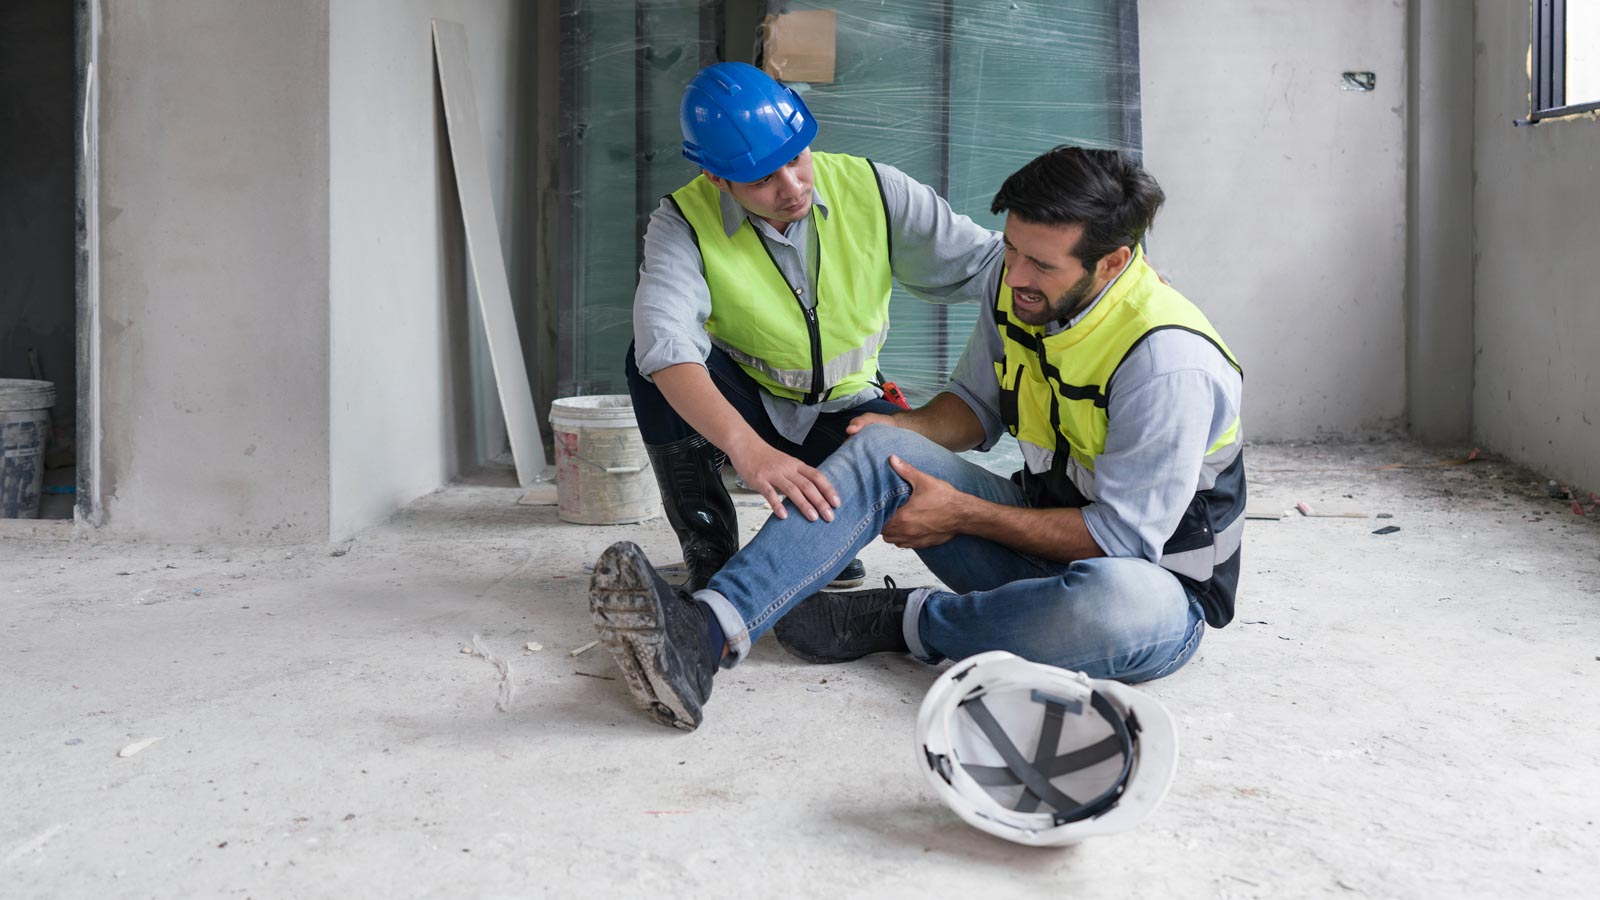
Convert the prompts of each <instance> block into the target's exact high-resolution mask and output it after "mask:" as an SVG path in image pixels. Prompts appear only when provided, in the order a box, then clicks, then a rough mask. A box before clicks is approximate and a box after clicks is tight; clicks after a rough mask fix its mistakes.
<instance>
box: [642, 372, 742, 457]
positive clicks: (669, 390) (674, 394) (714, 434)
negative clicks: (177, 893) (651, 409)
mask: <svg viewBox="0 0 1600 900" xmlns="http://www.w3.org/2000/svg"><path fill="white" fill-rule="evenodd" d="M651 377H652V378H654V379H655V382H656V387H659V388H660V389H661V393H662V395H663V396H665V397H666V398H667V402H668V403H670V404H672V408H673V410H675V411H676V412H677V413H678V415H680V416H682V417H683V420H684V421H685V422H688V423H689V425H690V426H691V427H693V428H694V430H695V431H698V432H700V434H701V435H703V436H704V437H705V439H706V440H708V441H710V442H711V443H713V444H715V445H716V446H717V447H718V448H719V449H721V450H722V451H723V452H724V453H727V454H728V455H730V456H738V455H739V452H740V451H741V450H742V449H743V448H744V447H746V446H747V445H748V444H749V443H750V442H751V441H760V440H761V436H760V435H758V434H756V432H755V429H753V428H751V427H750V425H749V423H748V422H746V421H745V420H744V417H743V416H741V415H739V411H738V410H736V409H734V408H733V404H731V403H729V402H728V401H727V399H726V398H724V397H723V396H722V392H721V391H719V390H717V386H716V384H715V383H713V382H712V380H711V375H710V373H708V372H707V371H706V369H705V366H701V365H698V364H696V363H679V364H677V365H675V366H668V367H666V368H665V369H661V370H658V371H656V372H655V373H653V374H652V375H651Z"/></svg>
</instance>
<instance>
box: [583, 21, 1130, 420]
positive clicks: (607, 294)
mask: <svg viewBox="0 0 1600 900" xmlns="http://www.w3.org/2000/svg"><path fill="white" fill-rule="evenodd" d="M568 3H569V4H570V5H571V6H572V9H571V10H570V11H569V12H568V14H567V15H564V16H563V21H564V23H565V24H566V27H567V30H568V33H567V34H566V35H563V47H564V52H565V53H568V54H570V65H568V66H564V68H565V69H566V70H567V72H569V73H570V74H571V75H572V76H573V77H572V78H570V79H567V80H566V81H565V83H564V85H563V90H564V91H565V92H567V95H568V96H567V97H566V98H565V99H567V100H568V101H570V102H569V105H568V107H567V110H566V115H565V117H564V125H565V126H567V127H566V128H565V129H564V133H563V135H562V138H563V146H564V148H565V152H566V155H567V156H568V158H569V164H568V165H567V166H566V169H565V171H564V176H565V177H564V179H563V190H564V191H565V197H564V207H565V214H566V217H567V218H566V221H567V223H568V225H569V228H568V229H564V233H565V234H567V235H569V236H570V241H569V244H568V246H567V248H566V250H567V253H568V256H567V260H568V263H567V267H568V274H569V279H568V284H569V285H570V294H569V297H570V300H569V305H567V306H566V307H565V308H564V312H565V313H566V314H565V315H564V316H563V318H562V348H563V353H562V359H561V360H560V366H561V370H560V373H561V379H562V387H563V390H565V391H567V392H568V393H594V392H604V391H612V390H616V391H623V390H626V385H625V382H624V379H623V376H622V354H623V352H624V351H625V349H626V347H627V345H628V341H629V340H630V337H631V304H632V296H633V287H634V283H635V280H636V274H637V270H638V258H637V254H638V248H639V246H640V242H641V237H642V234H643V228H644V225H645V222H646V220H647V218H648V215H649V212H650V210H652V209H654V208H655V205H656V203H657V202H658V201H659V199H660V197H661V196H662V195H663V194H666V193H668V192H670V191H672V190H675V189H676V188H678V187H679V186H681V185H682V184H684V183H686V182H687V181H688V180H689V179H690V178H692V177H693V176H694V175H695V174H696V172H695V170H694V169H693V168H692V167H691V166H690V165H689V164H688V163H687V162H685V161H684V160H683V159H682V157H681V156H680V154H679V150H680V143H681V136H680V134H679V131H678V124H677V108H678V101H679V97H680V92H681V91H682V88H683V85H684V84H685V83H687V81H688V80H689V79H690V78H691V77H692V76H693V75H694V72H695V71H696V70H697V69H698V68H699V66H700V65H702V64H704V63H709V62H713V61H715V60H714V59H713V55H714V54H715V52H716V37H717V30H718V26H717V23H718V22H719V21H720V17H721V4H720V3H718V2H713V0H704V2H691V0H677V2H674V0H638V2H634V0H583V2H581V3H577V2H576V0H568ZM815 9H828V10H833V11H835V13H836V22H837V27H836V32H835V44H834V49H835V71H834V76H833V80H832V81H831V82H829V83H825V84H824V83H812V84H806V83H799V82H791V86H792V87H794V88H795V89H796V90H798V91H800V92H801V93H802V95H803V96H804V97H805V100H806V103H807V105H808V106H810V108H811V110H812V112H813V113H814V114H815V115H816V117H817V119H818V122H819V124H820V126H821V127H820V132H819V135H818V137H817V141H816V143H815V144H814V147H815V149H817V150H825V151H832V152H841V153H851V154H855V155H858V156H865V157H870V158H871V159H873V160H876V161H879V162H885V163H890V164H892V165H894V166H897V167H899V168H900V169H902V170H903V171H905V172H906V173H907V174H908V175H910V176H911V177H913V178H916V179H918V180H919V181H922V182H923V183H925V184H928V185H930V186H931V187H933V188H935V189H936V190H938V192H939V193H940V194H941V195H942V196H944V197H945V198H947V199H948V200H949V201H950V204H951V205H952V206H953V207H954V208H955V209H956V210H957V211H958V212H961V213H965V214H966V215H968V216H971V217H972V218H973V219H975V220H977V221H978V222H980V223H982V224H984V225H987V226H989V227H993V228H996V229H998V228H999V227H1000V226H1001V224H1002V223H1001V221H1000V218H999V217H997V216H993V215H991V214H990V213H989V204H990V201H991V200H992V199H993V197H994V193H995V191H996V190H997V189H998V188H999V187H1000V183H1001V182H1002V181H1004V180H1005V177H1006V176H1007V175H1009V174H1010V173H1011V172H1013V171H1015V170H1016V169H1017V168H1019V167H1020V166H1021V165H1022V164H1023V163H1025V162H1027V161H1028V160H1030V159H1032V158H1033V157H1034V156H1036V155H1038V154H1039V153H1041V152H1043V151H1045V150H1048V149H1049V148H1051V147H1054V146H1056V145H1058V144H1063V143H1075V144H1080V145H1084V146H1092V147H1113V148H1122V149H1131V150H1135V151H1137V150H1138V149H1139V146H1140V129H1139V60H1138V23H1137V12H1136V4H1135V0H787V2H782V3H769V4H768V9H767V12H768V13H770V14H778V15H781V14H783V13H786V12H791V11H801V10H815ZM568 38H571V40H568ZM752 40H754V36H752ZM758 63H759V61H758ZM629 223H632V225H633V228H632V229H630V228H629V227H628V225H629ZM979 312H980V309H979V308H978V307H977V306H976V305H973V304H966V305H961V306H955V307H947V306H938V305H934V304H929V303H926V302H923V301H920V300H917V299H915V298H913V297H911V296H910V295H909V294H907V293H906V292H904V291H903V290H902V289H900V288H899V287H898V286H896V288H895V289H894V294H893V298H892V300H891V306H890V317H891V323H892V324H891V327H890V333H889V341H888V344H887V345H886V347H885V350H884V352H883V354H882V356H881V357H880V364H881V367H882V369H883V371H884V373H885V375H886V376H887V377H888V378H891V379H893V380H894V381H896V382H897V383H898V384H899V385H900V386H901V388H902V390H904V391H905V392H906V394H907V396H908V397H909V399H910V400H911V401H912V403H913V404H916V403H920V402H925V401H926V400H928V399H929V398H931V397H932V396H933V395H934V394H935V393H937V392H938V390H939V389H940V388H941V387H942V386H943V385H944V383H945V381H946V379H947V378H948V375H949V372H950V370H951V369H952V368H953V367H954V365H955V363H956V361H957V360H958V359H959V358H960V355H961V351H962V349H963V348H964V347H965V345H966V340H967V337H968V335H969V334H970V332H971V329H972V325H973V322H974V320H975V319H976V317H977V315H978V314H979Z"/></svg>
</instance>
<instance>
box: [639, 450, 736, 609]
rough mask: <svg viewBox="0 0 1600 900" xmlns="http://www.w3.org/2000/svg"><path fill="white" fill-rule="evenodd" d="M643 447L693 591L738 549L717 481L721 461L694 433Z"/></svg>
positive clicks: (730, 510)
mask: <svg viewBox="0 0 1600 900" xmlns="http://www.w3.org/2000/svg"><path fill="white" fill-rule="evenodd" d="M646 449H648V450H649V451H650V467H651V468H652V469H654V470H655V473H656V486H657V487H659V488H660V489H661V505H662V506H663V507H665V508H666V512H667V521H668V522H670V523H671V524H672V530H673V531H675V532H677V535H678V543H679V545H681V546H682V547H683V564H684V566H685V567H687V568H688V570H689V582H688V587H689V590H690V592H694V591H698V590H700V589H702V588H704V587H705V586H706V582H708V581H710V580H711V576H713V575H715V574H717V570H719V569H721V568H722V567H723V565H725V564H726V563H727V562H728V559H729V558H730V557H732V556H733V554H734V553H736V552H738V550H739V516H738V513H737V512H736V511H735V509H734V506H733V498H732V497H730V496H728V489H727V487H726V486H724V485H723V483H722V471H721V469H722V461H723V460H724V459H725V458H726V457H724V456H723V454H722V451H721V450H718V449H717V448H716V447H713V446H712V445H711V442H710V441H708V440H706V439H705V438H703V437H701V436H700V435H698V434H696V435H691V436H689V437H686V438H684V439H683V440H679V441H673V442H672V443H670V444H652V445H650V446H649V447H647V448H646Z"/></svg>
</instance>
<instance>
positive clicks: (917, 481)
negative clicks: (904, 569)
mask: <svg viewBox="0 0 1600 900" xmlns="http://www.w3.org/2000/svg"><path fill="white" fill-rule="evenodd" d="M889 466H890V467H891V468H893V469H894V471H895V473H896V474H897V475H899V476H900V477H901V478H903V479H905V482H906V483H907V484H909V485H911V499H909V500H907V501H906V503H905V505H904V506H902V507H900V509H899V510H898V511H896V512H895V514H894V516H892V517H891V518H890V519H889V521H888V522H887V523H886V524H885V525H884V526H883V539H884V540H885V541H888V542H889V543H891V544H893V545H895V546H896V547H901V548H904V549H907V550H918V549H921V548H923V547H937V546H939V545H940V544H943V543H944V542H946V541H948V540H950V539H951V538H953V537H955V536H956V535H957V534H959V533H960V532H959V530H958V527H957V526H958V524H959V522H960V511H961V508H962V505H963V500H964V499H965V498H967V497H969V496H971V495H969V494H964V493H962V492H961V491H958V490H956V488H955V486H954V485H952V484H951V483H950V482H948V481H945V480H944V479H942V478H935V477H933V476H932V475H929V474H928V473H926V472H923V471H922V470H920V469H918V468H917V467H916V466H913V465H912V464H910V463H908V462H906V461H905V460H903V459H901V458H900V457H898V456H890V457H889Z"/></svg>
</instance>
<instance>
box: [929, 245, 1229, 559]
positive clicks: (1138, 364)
mask: <svg viewBox="0 0 1600 900" xmlns="http://www.w3.org/2000/svg"><path fill="white" fill-rule="evenodd" d="M1002 263H1003V261H996V262H994V263H992V264H991V266H990V268H989V270H988V271H986V272H984V273H983V274H982V275H980V276H979V277H978V278H977V279H976V280H977V281H979V282H980V283H981V284H982V286H983V290H984V291H986V292H988V296H990V297H992V296H993V291H994V289H995V286H996V284H997V279H999V277H1000V267H1001V265H1002ZM1124 272H1126V269H1124ZM1117 277H1118V278H1121V277H1122V276H1121V275H1120V274H1119V275H1118V276H1117ZM1115 283H1116V280H1115V279H1113V281H1112V282H1111V284H1115ZM1110 289H1111V285H1107V286H1106V289H1105V290H1104V291H1101V292H1100V295H1099V296H1097V297H1096V298H1095V299H1094V302H1093V303H1091V304H1089V306H1088V307H1086V308H1085V309H1084V310H1083V312H1081V313H1079V314H1078V315H1077V316H1075V317H1073V318H1072V319H1071V320H1070V321H1068V322H1067V323H1066V324H1064V325H1061V324H1057V325H1055V326H1052V328H1051V329H1050V333H1051V334H1058V333H1060V332H1061V331H1063V330H1065V329H1067V328H1072V327H1074V326H1076V325H1077V324H1078V323H1079V322H1080V321H1082V319H1083V317H1084V316H1086V315H1088V314H1089V311H1090V310H1092V309H1094V307H1095V306H1096V305H1098V304H1099V303H1100V302H1101V301H1102V300H1103V299H1104V298H1105V292H1106V291H1109V290H1110ZM1004 355H1005V346H1004V344H1003V343H1002V342H1001V340H1000V333H999V332H998V331H997V330H996V329H995V327H994V321H993V318H992V317H991V316H987V315H985V316H979V317H978V321H977V324H976V326H975V327H974V328H973V330H972V337H971V338H969V339H968V341H967V348H966V350H965V351H964V352H963V353H962V354H961V361H960V362H959V363H958V364H957V365H956V370H955V372H954V374H953V375H952V377H951V381H950V384H949V385H948V386H947V387H946V388H945V390H947V391H949V392H950V393H953V394H955V395H956V396H958V397H960V398H961V399H962V400H963V401H965V402H966V404H967V405H968V406H969V407H971V408H972V411H973V413H975V414H976V415H977V416H978V419H979V421H981V422H982V423H983V428H984V435H985V436H984V442H983V444H982V446H981V447H979V448H978V449H980V450H988V449H989V448H990V447H993V446H994V444H995V442H996V441H998V440H999V439H1000V437H1001V435H1003V434H1005V426H1004V425H1003V424H1002V422H1001V419H1000V382H999V379H998V378H997V377H996V376H995V371H994V367H995V363H997V362H998V361H999V360H1000V359H1001V357H1002V356H1004ZM1107 391H1108V393H1109V395H1110V404H1111V405H1110V406H1109V407H1107V409H1106V414H1107V417H1108V419H1109V425H1108V428H1107V432H1106V446H1105V450H1104V452H1102V453H1101V454H1100V455H1099V456H1098V457H1096V458H1095V464H1094V492H1093V493H1094V495H1093V496H1091V497H1089V498H1088V499H1089V501H1090V503H1089V505H1088V506H1085V507H1084V508H1083V522H1084V525H1085V526H1087V527H1088V529H1089V535H1090V536H1091V537H1093V538H1094V542H1095V543H1096V544H1098V545H1099V546H1100V549H1101V550H1104V551H1105V553H1106V555H1107V556H1126V557H1136V558H1141V559H1146V560H1149V561H1150V562H1153V563H1159V562H1160V561H1161V550H1162V547H1163V545H1165V544H1166V542H1167V538H1169V537H1171V536H1172V534H1173V532H1174V531H1175V530H1176V529H1177V527H1178V522H1179V520H1180V519H1182V518H1183V513H1184V510H1186V509H1187V508H1188V507H1189V503H1190V501H1192V500H1193V499H1194V495H1195V491H1196V490H1197V489H1198V487H1199V484H1200V469H1201V466H1202V464H1203V463H1204V461H1205V456H1206V450H1207V449H1208V448H1209V447H1210V446H1211V445H1212V444H1213V443H1215V442H1216V441H1217V440H1218V439H1219V438H1221V437H1222V434H1223V433H1224V432H1225V431H1227V430H1228V428H1229V427H1230V426H1231V425H1232V424H1233V420H1234V419H1235V418H1236V417H1238V415H1239V408H1240V402H1241V399H1242V396H1243V391H1244V382H1243V379H1242V377H1241V376H1240V374H1239V372H1238V370H1236V369H1234V368H1233V366H1231V365H1229V364H1228V361H1227V359H1225V358H1224V357H1223V355H1222V354H1221V353H1219V352H1217V348H1216V347H1213V346H1212V345H1211V342H1210V341H1207V340H1206V339H1205V338H1203V337H1200V336H1199V335H1197V334H1194V333H1192V332H1189V331H1184V330H1182V329H1176V328H1173V329H1167V330H1164V331H1158V332H1156V333H1155V334H1152V335H1151V336H1150V337H1149V338H1147V339H1146V340H1145V341H1144V342H1143V343H1142V344H1140V345H1139V347H1138V348H1137V349H1136V350H1135V351H1134V352H1133V354H1132V355H1130V356H1129V357H1128V358H1127V359H1126V360H1124V361H1123V362H1122V365H1121V367H1120V368H1118V369H1117V371H1116V374H1115V375H1113V376H1112V378H1111V383H1110V384H1109V385H1107ZM1239 440H1244V435H1243V433H1242V432H1241V434H1240V435H1239ZM1018 443H1019V444H1020V445H1021V448H1022V458H1023V461H1024V462H1025V463H1026V465H1027V467H1028V471H1029V472H1033V473H1044V472H1047V471H1049V470H1050V465H1051V463H1052V462H1053V461H1054V459H1055V453H1054V450H1055V448H1054V447H1040V446H1037V445H1035V444H1032V443H1029V442H1028V441H1018ZM1076 464H1077V463H1076V462H1075V461H1074V462H1073V463H1071V465H1074V466H1075V465H1076Z"/></svg>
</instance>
